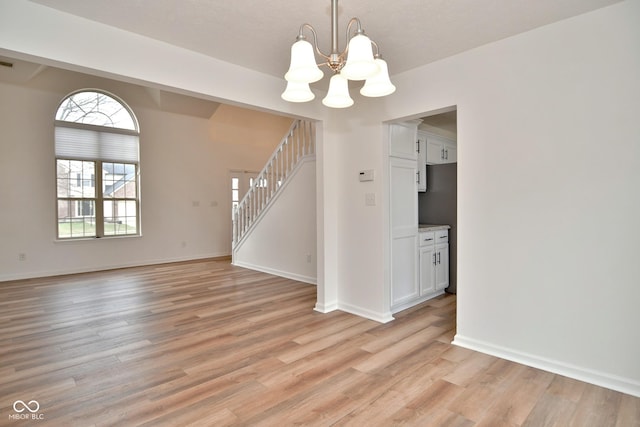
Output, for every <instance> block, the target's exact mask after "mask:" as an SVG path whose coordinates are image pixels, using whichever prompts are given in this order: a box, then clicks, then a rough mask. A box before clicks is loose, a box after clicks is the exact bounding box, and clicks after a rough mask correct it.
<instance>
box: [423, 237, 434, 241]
mask: <svg viewBox="0 0 640 427" xmlns="http://www.w3.org/2000/svg"><path fill="white" fill-rule="evenodd" d="M432 240H433V237H429V238H428V239H424V241H425V242H430V241H432Z"/></svg>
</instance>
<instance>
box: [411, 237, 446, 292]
mask: <svg viewBox="0 0 640 427" xmlns="http://www.w3.org/2000/svg"><path fill="white" fill-rule="evenodd" d="M419 242H420V243H419V249H418V250H419V254H420V255H419V259H420V261H419V262H420V273H419V276H420V295H421V296H425V295H429V294H432V293H434V292H439V291H443V290H444V289H445V288H446V287H447V286H449V231H448V230H437V231H424V232H421V233H420V234H419Z"/></svg>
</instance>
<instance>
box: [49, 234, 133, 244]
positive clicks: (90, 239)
mask: <svg viewBox="0 0 640 427" xmlns="http://www.w3.org/2000/svg"><path fill="white" fill-rule="evenodd" d="M140 237H142V234H127V235H124V236H105V237H74V238H71V239H53V243H73V242H78V243H80V242H84V243H86V242H95V241H100V240H120V239H135V238H140Z"/></svg>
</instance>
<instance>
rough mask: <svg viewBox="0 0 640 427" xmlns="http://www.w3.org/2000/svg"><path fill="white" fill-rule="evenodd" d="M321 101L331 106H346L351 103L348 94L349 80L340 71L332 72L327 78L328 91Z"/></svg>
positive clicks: (349, 105)
mask: <svg viewBox="0 0 640 427" xmlns="http://www.w3.org/2000/svg"><path fill="white" fill-rule="evenodd" d="M322 103H323V104H324V105H326V106H327V107H331V108H347V107H351V106H352V105H353V99H351V96H349V81H348V80H347V79H346V78H344V77H343V76H342V75H341V74H340V73H337V74H334V75H333V76H332V77H331V80H329V92H328V93H327V96H325V98H324V99H323V100H322Z"/></svg>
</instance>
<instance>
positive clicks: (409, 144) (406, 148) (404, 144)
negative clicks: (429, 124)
mask: <svg viewBox="0 0 640 427" xmlns="http://www.w3.org/2000/svg"><path fill="white" fill-rule="evenodd" d="M419 123H420V122H419V121H417V120H414V121H409V122H402V123H393V124H390V125H389V156H392V157H399V158H402V159H410V160H417V159H418V148H417V140H418V136H417V135H418V124H419Z"/></svg>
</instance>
